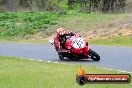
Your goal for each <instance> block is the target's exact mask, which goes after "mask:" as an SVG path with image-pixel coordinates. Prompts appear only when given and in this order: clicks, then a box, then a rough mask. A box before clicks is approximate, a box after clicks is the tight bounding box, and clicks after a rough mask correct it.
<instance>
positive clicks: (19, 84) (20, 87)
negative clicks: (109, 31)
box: [0, 56, 132, 88]
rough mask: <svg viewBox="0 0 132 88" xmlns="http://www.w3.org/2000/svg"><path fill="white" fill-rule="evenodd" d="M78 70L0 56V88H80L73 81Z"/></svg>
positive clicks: (112, 87) (98, 87) (125, 87)
mask: <svg viewBox="0 0 132 88" xmlns="http://www.w3.org/2000/svg"><path fill="white" fill-rule="evenodd" d="M83 67H84V68H85V70H86V71H87V73H94V74H95V73H99V74H105V73H106V74H108V73H110V74H119V73H121V72H118V71H115V70H111V71H110V70H105V69H102V68H97V67H95V66H90V65H83ZM78 68H79V65H70V64H61V63H60V64H59V63H58V64H56V63H47V62H38V61H30V60H27V59H20V58H15V57H2V56H0V86H1V88H80V86H79V85H78V84H77V83H76V80H75V77H76V73H77V70H78ZM121 74H123V73H121ZM130 75H132V74H130ZM131 86H132V83H130V84H107V85H106V84H88V85H84V86H82V88H131Z"/></svg>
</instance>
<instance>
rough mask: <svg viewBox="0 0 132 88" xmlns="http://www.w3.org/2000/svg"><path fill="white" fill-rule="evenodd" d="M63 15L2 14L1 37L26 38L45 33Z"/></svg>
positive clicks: (0, 22)
mask: <svg viewBox="0 0 132 88" xmlns="http://www.w3.org/2000/svg"><path fill="white" fill-rule="evenodd" d="M59 17H61V15H59V14H58V13H55V12H21V13H20V12H5V13H0V37H25V36H27V35H28V36H30V35H34V34H36V33H38V32H41V31H43V32H44V31H45V30H46V29H47V28H48V27H49V26H51V25H55V24H57V23H56V22H55V21H56V20H58V19H59Z"/></svg>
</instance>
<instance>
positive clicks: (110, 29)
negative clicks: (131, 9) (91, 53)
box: [87, 17, 132, 39]
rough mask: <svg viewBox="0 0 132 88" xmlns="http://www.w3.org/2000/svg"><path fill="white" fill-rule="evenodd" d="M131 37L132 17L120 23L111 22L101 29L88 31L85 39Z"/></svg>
mask: <svg viewBox="0 0 132 88" xmlns="http://www.w3.org/2000/svg"><path fill="white" fill-rule="evenodd" d="M128 35H132V17H131V18H129V19H126V20H122V21H115V22H111V23H109V24H108V25H105V26H103V27H101V28H98V29H94V30H90V31H89V32H88V36H87V38H91V39H92V38H99V37H113V36H128Z"/></svg>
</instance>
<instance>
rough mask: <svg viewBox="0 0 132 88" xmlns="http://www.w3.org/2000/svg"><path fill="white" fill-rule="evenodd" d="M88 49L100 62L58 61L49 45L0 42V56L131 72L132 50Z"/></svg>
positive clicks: (111, 48) (112, 48)
mask: <svg viewBox="0 0 132 88" xmlns="http://www.w3.org/2000/svg"><path fill="white" fill-rule="evenodd" d="M90 48H92V49H93V50H95V51H96V52H97V53H99V54H100V56H101V60H100V61H99V62H95V61H93V60H90V59H89V60H83V61H60V60H59V58H58V55H57V53H56V51H55V49H54V47H53V46H51V45H49V44H26V43H21V44H20V43H2V42H1V43H0V56H16V57H23V58H33V59H36V60H40V59H41V60H45V61H52V62H62V63H68V64H71V63H73V64H91V65H94V66H99V67H103V68H109V69H115V70H125V71H131V72H132V48H130V47H108V46H94V45H91V46H90Z"/></svg>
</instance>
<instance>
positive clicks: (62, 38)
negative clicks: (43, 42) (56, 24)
mask: <svg viewBox="0 0 132 88" xmlns="http://www.w3.org/2000/svg"><path fill="white" fill-rule="evenodd" d="M74 35H77V34H76V33H74V32H66V31H65V29H63V28H59V29H57V35H56V39H55V40H56V41H58V42H59V45H58V48H60V49H65V42H66V36H74Z"/></svg>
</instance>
